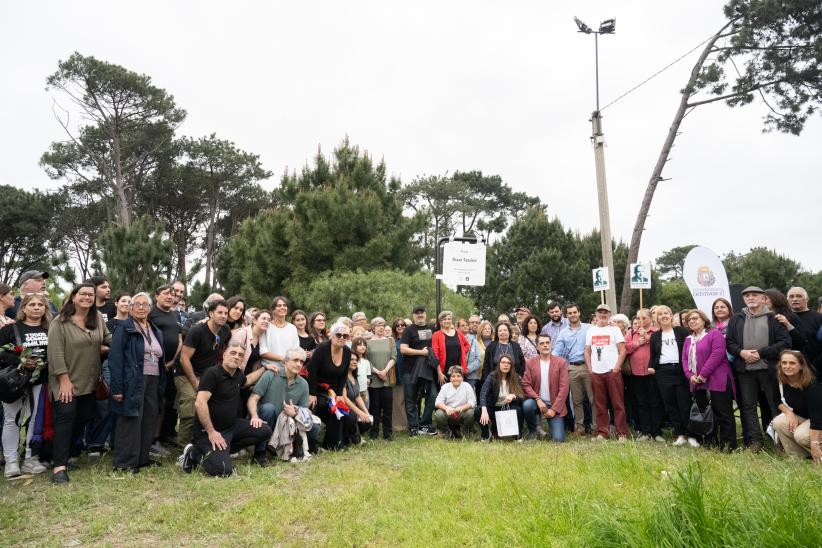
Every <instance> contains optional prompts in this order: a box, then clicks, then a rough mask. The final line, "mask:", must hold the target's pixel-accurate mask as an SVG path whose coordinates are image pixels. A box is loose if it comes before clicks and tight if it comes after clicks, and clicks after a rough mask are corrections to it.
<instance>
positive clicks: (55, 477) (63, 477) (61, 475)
mask: <svg viewBox="0 0 822 548" xmlns="http://www.w3.org/2000/svg"><path fill="white" fill-rule="evenodd" d="M51 481H53V482H54V483H57V484H61V483H68V482H69V477H68V472H66V471H65V470H60V471H59V472H55V473H54V474H52V475H51Z"/></svg>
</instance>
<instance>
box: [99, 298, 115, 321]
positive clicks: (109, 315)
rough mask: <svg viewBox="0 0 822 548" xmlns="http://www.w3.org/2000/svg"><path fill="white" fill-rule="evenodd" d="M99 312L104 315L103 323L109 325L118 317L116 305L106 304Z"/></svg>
mask: <svg viewBox="0 0 822 548" xmlns="http://www.w3.org/2000/svg"><path fill="white" fill-rule="evenodd" d="M97 312H99V313H100V314H102V315H103V321H104V322H105V323H106V324H108V322H109V321H111V320H113V319H114V316H116V315H117V307H115V306H114V303H106V304H104V305H103V306H98V307H97Z"/></svg>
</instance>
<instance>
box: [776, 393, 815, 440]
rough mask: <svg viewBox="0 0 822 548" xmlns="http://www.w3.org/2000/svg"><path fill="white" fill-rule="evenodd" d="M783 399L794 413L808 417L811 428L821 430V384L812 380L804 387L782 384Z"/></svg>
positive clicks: (777, 395)
mask: <svg viewBox="0 0 822 548" xmlns="http://www.w3.org/2000/svg"><path fill="white" fill-rule="evenodd" d="M782 391H783V392H784V393H785V401H786V402H787V403H788V405H789V406H790V407H791V408H792V409H793V412H794V414H796V415H798V416H800V417H802V418H805V419H810V421H811V429H812V430H822V385H820V384H819V383H816V382H812V383H811V384H810V386H808V387H807V388H805V389H802V388H794V387H792V386H791V385H789V384H783V385H782ZM776 398H777V403H780V401H779V384H777V388H776Z"/></svg>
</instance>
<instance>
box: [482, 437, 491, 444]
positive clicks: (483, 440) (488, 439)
mask: <svg viewBox="0 0 822 548" xmlns="http://www.w3.org/2000/svg"><path fill="white" fill-rule="evenodd" d="M490 441H491V436H488V437H487V438H486V437H485V436H480V442H481V443H488V442H490Z"/></svg>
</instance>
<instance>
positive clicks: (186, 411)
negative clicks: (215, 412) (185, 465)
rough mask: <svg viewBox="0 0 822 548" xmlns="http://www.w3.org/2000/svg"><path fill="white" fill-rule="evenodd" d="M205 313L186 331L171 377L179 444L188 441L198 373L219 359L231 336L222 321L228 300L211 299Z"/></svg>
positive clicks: (224, 318) (192, 420)
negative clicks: (203, 318)
mask: <svg viewBox="0 0 822 548" xmlns="http://www.w3.org/2000/svg"><path fill="white" fill-rule="evenodd" d="M207 313H208V321H206V322H204V323H198V324H197V325H195V326H193V327H192V328H191V329H190V330H189V332H188V333H187V334H186V337H185V342H183V349H182V350H181V351H180V372H179V373H178V376H176V377H174V387H175V388H176V389H177V443H178V444H180V445H181V446H185V445H186V444H188V443H189V442H190V441H191V428H192V425H193V422H194V400H195V399H196V397H197V388H198V386H199V384H200V376H202V374H203V373H205V371H206V369H208V368H209V367H212V366H214V365H216V364H218V363H219V361H220V360H219V358H220V354H221V353H222V351H223V349H224V348H225V347H226V345H227V344H228V340H229V339H230V338H231V331H230V330H229V329H228V327H227V326H226V324H225V323H226V321H227V320H228V303H227V302H225V301H223V300H218V301H214V302H211V303H209V304H208V309H207ZM235 412H236V409H235Z"/></svg>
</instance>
